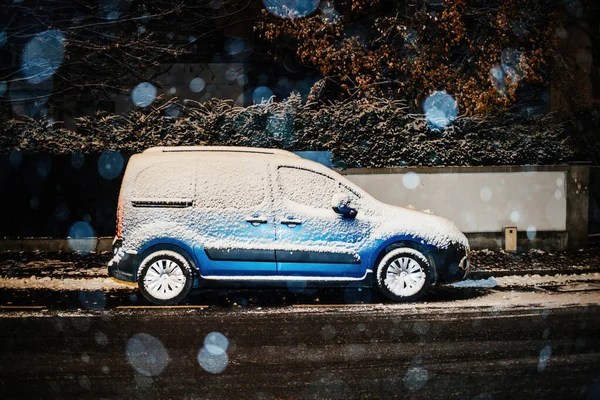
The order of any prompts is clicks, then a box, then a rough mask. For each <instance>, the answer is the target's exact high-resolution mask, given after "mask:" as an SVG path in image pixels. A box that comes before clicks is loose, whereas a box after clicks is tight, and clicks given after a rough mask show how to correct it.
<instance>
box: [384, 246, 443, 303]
mask: <svg viewBox="0 0 600 400" xmlns="http://www.w3.org/2000/svg"><path fill="white" fill-rule="evenodd" d="M376 276H377V288H378V289H379V291H380V292H381V293H382V294H383V295H384V296H386V297H387V298H389V299H390V300H393V301H397V302H409V301H416V300H419V299H420V298H422V297H423V296H424V295H425V293H427V290H429V287H430V286H431V279H430V277H429V261H428V260H427V257H425V256H424V255H423V254H422V253H421V252H419V251H417V250H414V249H411V248H408V247H402V248H398V249H393V250H392V251H390V252H389V253H387V254H386V255H385V256H384V257H383V259H382V260H381V261H380V262H379V265H378V266H377V275H376Z"/></svg>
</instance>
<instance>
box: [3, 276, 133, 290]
mask: <svg viewBox="0 0 600 400" xmlns="http://www.w3.org/2000/svg"><path fill="white" fill-rule="evenodd" d="M0 289H22V290H28V289H47V290H58V291H60V290H135V289H137V285H128V284H125V283H120V282H118V281H115V280H114V279H111V278H90V279H77V278H50V277H49V276H46V277H43V278H40V277H37V276H30V277H29V278H3V279H0Z"/></svg>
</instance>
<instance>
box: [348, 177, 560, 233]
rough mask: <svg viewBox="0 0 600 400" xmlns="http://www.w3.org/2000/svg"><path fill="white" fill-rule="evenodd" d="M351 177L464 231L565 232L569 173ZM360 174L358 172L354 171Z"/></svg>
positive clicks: (382, 196) (389, 198) (387, 199)
mask: <svg viewBox="0 0 600 400" xmlns="http://www.w3.org/2000/svg"><path fill="white" fill-rule="evenodd" d="M443 171H444V169H443V168H440V172H420V171H419V170H418V169H415V170H412V171H411V170H405V172H404V173H400V172H396V173H369V174H360V173H352V174H348V175H347V176H346V177H347V178H348V179H349V180H351V181H352V182H354V183H356V184H357V185H358V186H360V187H361V188H363V189H365V190H366V191H367V192H369V193H371V194H372V195H373V196H375V197H376V198H377V199H379V200H381V201H383V202H385V203H389V204H393V205H398V206H407V205H412V206H414V207H415V208H416V209H418V210H423V209H429V210H431V211H432V212H433V213H434V214H436V215H440V216H443V217H446V218H449V219H451V220H453V221H454V222H455V223H456V225H457V226H458V227H459V228H460V229H461V230H462V231H463V232H500V231H502V229H503V228H504V227H505V226H509V225H512V226H517V229H518V230H520V231H527V230H529V231H531V232H534V231H564V230H565V229H566V215H567V200H566V196H565V193H566V179H565V178H566V174H567V172H566V171H527V172H525V171H515V172H459V173H452V172H443ZM355 172H357V171H355Z"/></svg>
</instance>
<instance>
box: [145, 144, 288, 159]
mask: <svg viewBox="0 0 600 400" xmlns="http://www.w3.org/2000/svg"><path fill="white" fill-rule="evenodd" d="M183 152H215V153H220V152H222V153H254V154H270V155H278V156H288V157H296V158H299V157H300V156H298V155H296V154H294V153H292V152H290V151H286V150H280V149H267V148H261V147H237V146H172V147H151V148H149V149H147V150H145V151H144V153H183Z"/></svg>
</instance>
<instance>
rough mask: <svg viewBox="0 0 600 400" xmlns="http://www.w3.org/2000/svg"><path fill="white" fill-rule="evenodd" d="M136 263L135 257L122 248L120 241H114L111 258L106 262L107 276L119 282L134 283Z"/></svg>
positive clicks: (135, 279)
mask: <svg viewBox="0 0 600 400" xmlns="http://www.w3.org/2000/svg"><path fill="white" fill-rule="evenodd" d="M136 262H137V255H136V254H132V253H127V252H126V251H125V250H123V248H122V242H121V240H115V242H114V243H113V258H112V259H111V260H110V261H109V262H108V276H111V277H113V278H115V279H118V280H121V281H126V282H136V281H137V276H136V274H135V269H136V266H137V264H136Z"/></svg>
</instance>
